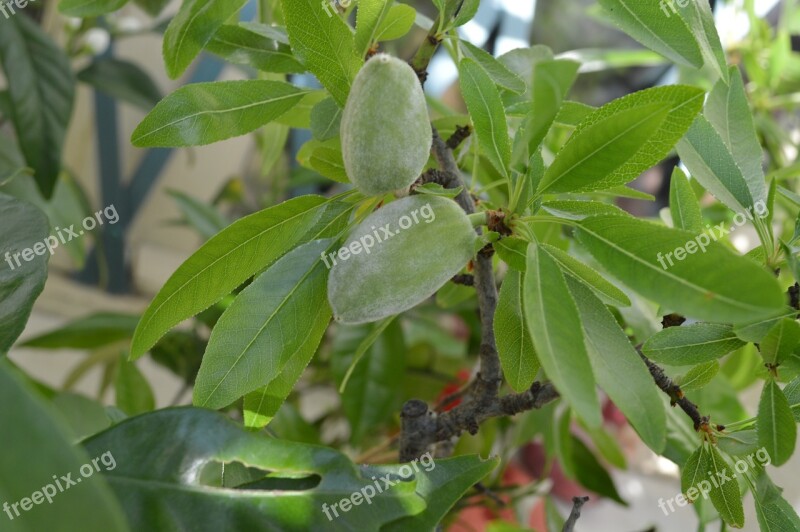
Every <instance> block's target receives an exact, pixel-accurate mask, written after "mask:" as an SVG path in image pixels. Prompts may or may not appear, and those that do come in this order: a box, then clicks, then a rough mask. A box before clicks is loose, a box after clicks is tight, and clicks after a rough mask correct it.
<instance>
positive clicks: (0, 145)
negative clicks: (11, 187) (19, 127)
mask: <svg viewBox="0 0 800 532" xmlns="http://www.w3.org/2000/svg"><path fill="white" fill-rule="evenodd" d="M26 171H28V172H29V171H30V169H26V168H25V159H23V157H22V153H21V152H20V151H19V146H17V143H16V142H14V141H13V140H12V139H10V138H8V137H5V136H4V137H0V187H1V186H3V185H5V184H6V183H8V182H9V181H11V180H12V179H14V178H15V177H17V176H18V175H20V174H22V173H23V172H26Z"/></svg>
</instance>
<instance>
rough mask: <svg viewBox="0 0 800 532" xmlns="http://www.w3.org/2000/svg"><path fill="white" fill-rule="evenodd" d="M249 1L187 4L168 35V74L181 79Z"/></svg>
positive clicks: (190, 0)
mask: <svg viewBox="0 0 800 532" xmlns="http://www.w3.org/2000/svg"><path fill="white" fill-rule="evenodd" d="M246 2H247V0H184V1H183V3H182V4H181V7H180V9H179V10H178V14H177V15H175V17H174V18H173V19H172V20H171V21H170V23H169V26H167V30H166V31H165V32H164V41H163V50H162V53H163V55H164V63H165V64H166V67H167V74H169V77H171V78H172V79H177V78H178V76H180V75H181V74H183V73H184V72H185V71H186V69H187V68H188V67H189V65H190V64H191V62H192V61H194V58H195V57H197V55H198V54H199V53H200V51H201V50H202V49H203V48H204V47H205V46H206V44H208V43H209V41H211V39H212V38H213V37H214V34H216V33H217V30H218V29H219V28H220V27H221V26H222V25H223V24H224V23H225V21H226V20H228V19H229V18H231V17H232V16H233V15H235V14H236V13H237V12H238V11H239V10H240V9H241V8H242V6H244V4H245V3H246Z"/></svg>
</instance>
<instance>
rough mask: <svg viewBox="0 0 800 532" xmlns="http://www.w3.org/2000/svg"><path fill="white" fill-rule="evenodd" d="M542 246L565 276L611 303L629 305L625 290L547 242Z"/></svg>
mask: <svg viewBox="0 0 800 532" xmlns="http://www.w3.org/2000/svg"><path fill="white" fill-rule="evenodd" d="M542 247H544V248H545V249H546V250H547V252H548V253H550V256H551V257H552V258H553V259H555V260H556V262H558V265H559V266H560V267H561V271H562V272H563V273H564V274H565V275H566V276H567V277H570V278H572V279H574V280H576V281H580V282H581V283H583V284H584V285H586V287H587V288H591V289H592V291H593V292H595V294H597V295H598V296H599V297H600V298H601V299H604V300H607V301H608V302H609V303H610V304H612V305H616V306H618V307H629V306H630V305H631V300H630V299H628V296H626V295H625V292H623V291H622V290H620V289H619V288H617V287H616V286H614V285H613V284H611V283H609V282H608V281H606V280H605V279H603V277H602V276H601V275H600V274H599V273H597V272H596V271H595V270H593V269H592V268H590V267H589V266H587V265H586V264H584V263H583V262H581V261H580V260H578V259H576V258H575V257H573V256H571V255H569V254H568V253H566V252H565V251H561V250H560V249H558V248H557V247H554V246H551V245H548V244H542Z"/></svg>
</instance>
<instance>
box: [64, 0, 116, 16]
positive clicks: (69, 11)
mask: <svg viewBox="0 0 800 532" xmlns="http://www.w3.org/2000/svg"><path fill="white" fill-rule="evenodd" d="M127 3H128V0H62V1H61V2H59V4H58V10H59V11H61V12H62V13H64V14H65V15H67V16H68V17H81V18H88V17H98V16H100V15H105V14H106V13H111V12H112V11H117V10H118V9H120V8H121V7H122V6H124V5H125V4H127Z"/></svg>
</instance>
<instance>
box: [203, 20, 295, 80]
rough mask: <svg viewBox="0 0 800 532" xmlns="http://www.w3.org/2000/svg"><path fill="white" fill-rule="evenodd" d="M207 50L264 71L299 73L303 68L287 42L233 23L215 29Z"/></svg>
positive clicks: (235, 62)
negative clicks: (215, 31)
mask: <svg viewBox="0 0 800 532" xmlns="http://www.w3.org/2000/svg"><path fill="white" fill-rule="evenodd" d="M206 50H208V51H209V52H211V53H213V54H216V55H218V56H220V57H222V58H224V59H225V60H226V61H229V62H231V63H234V64H237V65H247V66H251V67H253V68H255V69H258V70H261V71H263V72H278V73H284V74H299V73H301V72H305V70H306V69H305V67H304V66H303V65H301V64H300V62H299V61H298V60H297V59H296V58H295V57H294V56H293V55H292V50H291V49H290V48H289V46H288V45H287V44H283V43H279V42H277V41H275V40H273V39H271V38H269V37H267V36H266V35H263V34H261V33H259V32H257V31H255V30H253V29H250V28H247V27H245V26H240V25H236V24H226V25H224V26H222V27H221V28H220V29H219V30H217V33H215V34H214V38H213V39H211V41H210V42H209V43H208V45H206Z"/></svg>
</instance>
